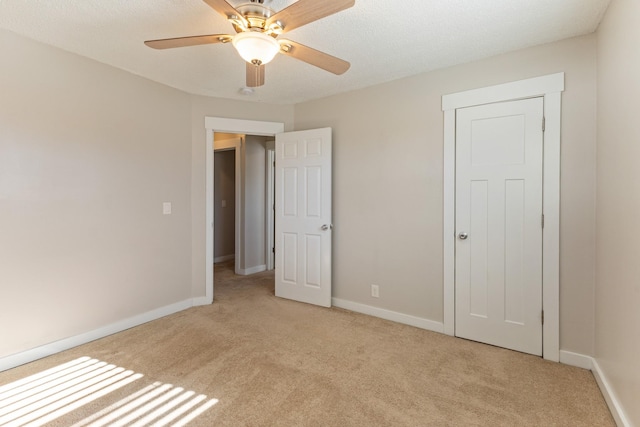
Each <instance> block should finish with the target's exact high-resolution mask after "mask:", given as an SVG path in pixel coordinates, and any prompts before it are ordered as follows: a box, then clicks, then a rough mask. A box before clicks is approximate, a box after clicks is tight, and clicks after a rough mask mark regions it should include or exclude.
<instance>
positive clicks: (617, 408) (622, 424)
mask: <svg viewBox="0 0 640 427" xmlns="http://www.w3.org/2000/svg"><path fill="white" fill-rule="evenodd" d="M560 363H564V364H565V365H571V366H577V367H578V368H583V369H588V370H590V371H591V372H592V373H593V376H594V377H595V379H596V383H598V387H599V388H600V392H601V393H602V396H603V397H604V400H605V401H606V402H607V406H608V407H609V411H611V415H612V416H613V419H614V420H615V422H616V424H617V425H618V426H619V427H631V422H629V418H627V416H626V414H625V412H624V409H622V405H621V404H620V401H619V400H618V398H617V397H616V394H615V393H614V391H613V389H612V388H611V384H609V382H608V381H607V378H606V376H605V375H604V373H603V372H602V370H601V369H600V366H599V365H598V362H597V361H596V359H594V358H593V357H591V356H586V355H584V354H579V353H573V352H571V351H566V350H560Z"/></svg>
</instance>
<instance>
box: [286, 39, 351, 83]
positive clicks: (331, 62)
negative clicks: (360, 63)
mask: <svg viewBox="0 0 640 427" xmlns="http://www.w3.org/2000/svg"><path fill="white" fill-rule="evenodd" d="M278 41H279V42H280V53H282V54H284V55H288V56H291V57H294V58H296V59H299V60H300V61H304V62H306V63H307V64H311V65H315V66H316V67H318V68H322V69H323V70H327V71H329V72H330V73H333V74H338V75H340V74H343V73H344V72H346V71H347V70H348V69H349V67H351V64H349V63H348V62H347V61H344V60H342V59H340V58H336V57H335V56H331V55H329V54H328V53H324V52H320V51H319V50H315V49H312V48H310V47H308V46H305V45H302V44H300V43H297V42H294V41H291V40H278Z"/></svg>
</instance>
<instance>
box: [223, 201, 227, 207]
mask: <svg viewBox="0 0 640 427" xmlns="http://www.w3.org/2000/svg"><path fill="white" fill-rule="evenodd" d="M222 207H223V208H226V207H227V201H226V200H223V201H222Z"/></svg>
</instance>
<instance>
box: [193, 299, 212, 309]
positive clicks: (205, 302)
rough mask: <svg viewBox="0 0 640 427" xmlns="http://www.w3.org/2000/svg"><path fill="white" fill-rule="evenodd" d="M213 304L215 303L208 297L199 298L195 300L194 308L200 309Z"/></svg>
mask: <svg viewBox="0 0 640 427" xmlns="http://www.w3.org/2000/svg"><path fill="white" fill-rule="evenodd" d="M211 303H213V301H212V300H211V299H210V298H207V297H197V298H194V299H193V306H194V307H199V306H201V305H209V304H211Z"/></svg>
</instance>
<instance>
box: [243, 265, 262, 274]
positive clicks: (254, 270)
mask: <svg viewBox="0 0 640 427" xmlns="http://www.w3.org/2000/svg"><path fill="white" fill-rule="evenodd" d="M266 270H267V266H266V265H256V266H255V267H251V268H238V269H237V274H239V275H241V276H248V275H250V274H256V273H262V272H263V271H266Z"/></svg>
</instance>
